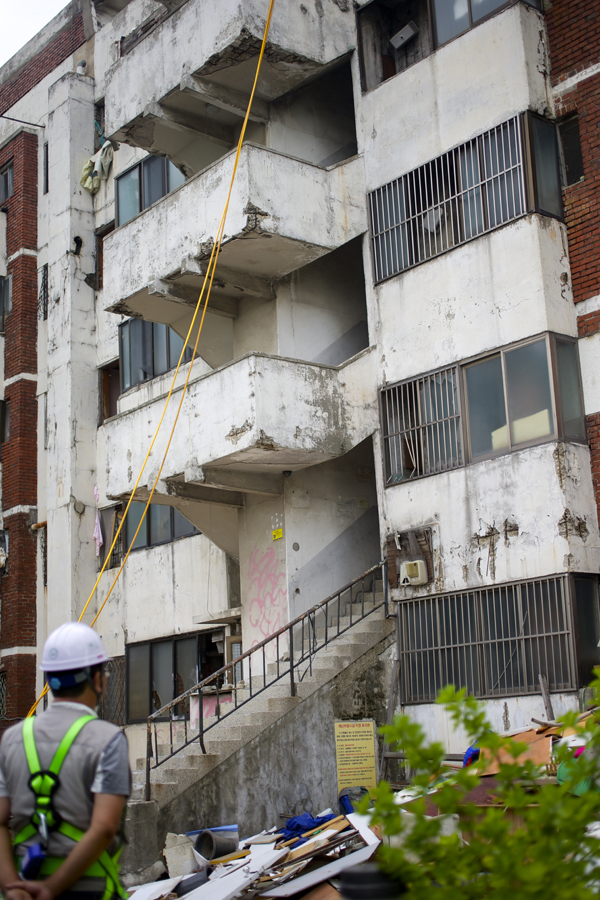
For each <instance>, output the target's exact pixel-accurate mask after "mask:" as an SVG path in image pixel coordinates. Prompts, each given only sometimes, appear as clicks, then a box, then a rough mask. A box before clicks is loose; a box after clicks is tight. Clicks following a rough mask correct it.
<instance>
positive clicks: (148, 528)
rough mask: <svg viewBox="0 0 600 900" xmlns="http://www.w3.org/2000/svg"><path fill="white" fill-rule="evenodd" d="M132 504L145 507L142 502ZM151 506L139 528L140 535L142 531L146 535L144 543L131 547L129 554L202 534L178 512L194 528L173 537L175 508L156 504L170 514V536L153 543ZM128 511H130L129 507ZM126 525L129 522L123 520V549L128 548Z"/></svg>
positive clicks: (135, 501) (164, 504)
mask: <svg viewBox="0 0 600 900" xmlns="http://www.w3.org/2000/svg"><path fill="white" fill-rule="evenodd" d="M134 503H135V504H138V505H139V506H145V505H146V504H145V503H142V502H140V501H137V500H134V501H133V502H132V504H131V506H133V505H134ZM152 505H153V504H150V507H149V509H148V512H147V513H146V515H145V517H144V521H143V522H142V527H141V529H140V534H141V533H142V532H143V531H145V533H146V537H145V543H144V544H143V545H142V546H140V547H132V548H131V552H132V553H137V552H138V551H140V550H150V549H151V548H152V547H162V546H164V545H165V544H174V543H176V542H177V541H183V540H185V539H186V538H190V537H197V536H198V535H199V534H202V532H201V531H200V530H199V529H198V528H197V527H196V526H195V525H194V523H193V522H190V520H189V519H188V518H187V516H184V515H183V513H182V512H180V513H179V514H180V515H181V516H183V517H184V519H186V521H187V522H190V525H191V526H192V527H193V528H194V531H192V532H190V533H189V534H182V535H179V537H175V507H174V506H170V505H168V504H166V503H156V504H154V506H161V507H163V508H166V509H169V510H170V513H171V514H170V524H169V527H170V531H171V536H170V537H168V538H166V539H165V540H161V541H155V540H152V525H151V514H150V510H151V509H152ZM130 509H131V507H130ZM128 524H129V520H128V519H126V520H125V525H124V530H125V537H124V542H125V547H126V548H128V547H129V535H128V533H127V527H128ZM138 538H139V535H138Z"/></svg>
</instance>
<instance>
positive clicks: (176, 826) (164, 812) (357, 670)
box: [156, 632, 396, 847]
mask: <svg viewBox="0 0 600 900" xmlns="http://www.w3.org/2000/svg"><path fill="white" fill-rule="evenodd" d="M395 639H396V637H395V633H394V632H392V633H391V634H389V635H387V637H384V638H382V639H381V640H380V641H378V642H377V643H376V644H375V645H374V646H373V647H371V648H370V649H369V650H367V652H366V653H364V654H363V655H362V656H359V657H358V659H356V660H354V662H352V663H350V665H349V666H346V668H344V669H342V670H341V671H340V672H338V673H337V674H336V675H335V676H334V677H333V678H331V679H330V680H329V681H327V682H326V683H325V684H323V685H321V686H320V687H319V688H317V690H316V691H314V693H312V694H311V695H310V696H309V697H306V698H305V699H304V700H303V701H302V703H301V704H298V706H296V707H295V708H294V709H291V710H290V711H289V712H287V713H285V714H284V715H283V716H281V718H280V719H277V721H276V722H273V723H272V724H271V725H268V726H267V727H266V728H265V729H264V731H262V732H261V733H260V734H259V735H256V737H254V738H252V740H250V741H248V742H247V743H246V744H244V745H243V746H242V747H240V748H239V750H236V751H235V753H232V754H231V755H230V756H228V757H226V759H224V760H223V761H222V762H221V763H219V764H218V765H217V766H215V768H214V769H211V770H210V772H207V773H206V775H203V776H202V778H200V779H198V781H197V782H195V784H193V785H192V786H191V787H189V788H187V789H186V790H183V791H182V792H181V793H180V794H178V795H177V796H176V797H173V799H172V800H170V801H169V802H168V803H167V804H166V805H165V806H164V807H163V808H162V809H160V808H159V810H158V817H157V822H156V832H157V839H158V846H159V847H163V846H164V842H165V839H166V836H167V834H168V832H169V831H175V832H177V833H183V832H184V831H186V830H192V829H194V828H197V827H199V825H198V824H197V823H194V822H183V821H181V820H180V819H179V817H178V810H177V807H178V806H179V805H180V804H181V798H182V797H184V796H186V795H188V796H189V795H190V794H192V793H197V794H202V791H203V787H204V785H205V784H208V783H211V782H214V780H215V778H218V774H217V773H218V772H219V769H222V768H223V767H224V768H223V770H224V771H226V770H227V769H229V768H231V767H233V766H236V765H240V758H241V756H242V753H247V752H248V751H250V752H251V751H252V746H253V744H255V743H258V741H259V740H260V739H261V738H262V737H263V736H264V735H265V734H266V733H268V731H269V730H270V729H275V728H281V727H283V728H285V727H286V726H288V725H289V726H290V727H291V724H292V718H293V716H294V715H295V714H296V710H298V709H300V708H301V707H302V706H303V705H304V703H308V702H310V701H311V700H312V699H313V698H318V697H319V695H324V694H325V693H327V692H328V691H330V690H331V688H332V686H335V685H336V684H337V683H338V681H341V679H343V678H350V679H351V680H355V679H356V678H357V677H358V676H360V675H361V674H362V673H363V672H364V671H365V670H366V669H369V668H371V666H373V665H374V664H375V662H376V660H377V659H378V658H379V657H380V656H381V655H382V654H383V653H384V652H385V651H386V650H387V649H388V648H389V647H390V646H391V645H392V644H393V643H394V641H395ZM175 819H177V821H176V822H175V821H174V820H175Z"/></svg>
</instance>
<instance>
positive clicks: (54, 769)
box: [13, 715, 126, 900]
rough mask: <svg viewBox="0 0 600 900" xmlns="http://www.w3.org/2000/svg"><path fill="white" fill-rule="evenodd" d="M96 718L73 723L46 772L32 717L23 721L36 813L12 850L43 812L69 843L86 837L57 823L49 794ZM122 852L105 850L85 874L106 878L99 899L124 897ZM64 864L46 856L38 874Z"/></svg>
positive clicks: (31, 831)
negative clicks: (77, 741) (76, 743)
mask: <svg viewBox="0 0 600 900" xmlns="http://www.w3.org/2000/svg"><path fill="white" fill-rule="evenodd" d="M95 718H96V716H94V715H84V716H81V717H80V718H79V719H77V720H76V721H75V722H73V724H72V725H71V727H70V728H69V730H68V731H67V733H66V734H65V736H64V737H63V739H62V741H61V742H60V744H59V745H58V748H57V750H56V753H55V754H54V757H53V758H52V762H51V763H50V766H49V768H48V769H47V770H46V771H43V770H42V769H41V766H40V760H39V757H38V753H37V748H36V746H35V738H34V735H33V723H34V718H33V717H31V718H28V719H25V721H24V722H23V743H24V746H25V755H26V757H27V765H28V766H29V771H30V773H31V777H30V779H29V786H30V788H31V790H32V791H33V793H34V796H35V811H34V813H33V815H32V821H31V822H30V823H29V824H28V825H26V826H25V827H24V828H22V829H21V831H20V832H19V833H18V834H17V835H16V837H15V838H14V840H13V845H14V846H15V847H16V846H18V845H19V844H22V843H23V842H24V841H26V840H28V839H29V838H31V837H33V836H34V835H36V834H37V833H38V829H37V827H36V826H37V825H38V824H39V821H40V819H39V813H44V814H45V815H46V817H47V818H48V820H49V821H48V824H49V826H50V827H51V828H53V829H54V830H55V831H58V832H59V833H60V834H63V835H64V836H65V837H68V838H70V839H71V840H72V841H76V842H77V841H80V840H81V838H82V837H83V835H84V834H85V832H84V831H82V830H81V829H80V828H77V827H76V826H75V825H71V824H70V822H64V821H61V820H60V817H59V816H58V814H57V813H56V812H55V811H54V809H53V804H52V794H53V793H54V791H55V790H56V788H57V787H58V785H59V780H58V773H59V772H60V769H61V766H62V764H63V762H64V761H65V757H66V755H67V753H68V752H69V750H70V749H71V747H72V745H73V743H74V741H75V738H76V737H77V735H78V734H79V732H80V731H81V729H82V728H83V727H84V725H87V723H88V722H91V721H92V720H93V719H95ZM36 820H37V821H36ZM121 850H122V846H121V847H119V849H118V850H117V852H116V853H115V855H114V856H110V854H109V853H108V851H107V850H104V851H103V853H101V854H100V856H99V857H98V859H97V860H96V862H95V863H92V865H91V866H89V868H88V869H86V871H85V873H84V874H85V875H86V876H89V877H92V878H93V877H98V878H104V879H105V881H106V889H105V892H104V895H103V897H102V900H110V898H111V897H112V896H113V895H114V894H118V896H119V897H121V898H125V897H126V893H125V891H124V890H123V888H122V887H121V885H120V883H119V871H118V868H117V866H118V862H119V856H120V855H121ZM63 862H64V858H62V857H55V856H50V857H46V859H45V860H44V862H43V864H42V868H41V872H40V874H41V875H45V876H48V875H51V874H52V873H53V872H56V870H57V869H58V868H60V866H61V865H62V864H63Z"/></svg>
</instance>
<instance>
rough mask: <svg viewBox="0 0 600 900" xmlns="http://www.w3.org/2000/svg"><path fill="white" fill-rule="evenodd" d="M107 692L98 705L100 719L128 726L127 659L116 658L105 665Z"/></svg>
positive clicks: (122, 657)
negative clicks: (126, 712)
mask: <svg viewBox="0 0 600 900" xmlns="http://www.w3.org/2000/svg"><path fill="white" fill-rule="evenodd" d="M104 672H105V674H106V692H105V693H104V695H103V696H102V697H101V699H100V703H99V704H98V717H99V718H100V719H104V720H105V721H106V722H113V723H114V724H115V725H126V724H127V720H126V717H125V657H124V656H115V657H113V658H112V659H109V660H108V662H106V663H104Z"/></svg>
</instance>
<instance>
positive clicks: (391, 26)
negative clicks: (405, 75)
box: [357, 0, 433, 91]
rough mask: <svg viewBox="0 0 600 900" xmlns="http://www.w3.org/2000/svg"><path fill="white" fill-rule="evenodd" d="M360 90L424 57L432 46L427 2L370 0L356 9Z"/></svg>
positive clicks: (368, 88) (384, 79) (377, 82)
mask: <svg viewBox="0 0 600 900" xmlns="http://www.w3.org/2000/svg"><path fill="white" fill-rule="evenodd" d="M357 24H358V34H359V46H360V56H359V60H360V70H361V81H362V89H363V91H370V90H372V89H373V88H375V87H377V85H378V84H381V82H382V81H386V80H387V79H388V78H391V77H392V76H393V75H396V74H397V73H398V72H403V71H404V70H405V69H407V68H408V67H409V66H412V65H414V63H416V62H419V60H421V59H425V57H426V56H429V54H430V53H431V52H432V50H433V41H432V35H431V26H430V20H429V4H428V3H427V2H425V0H405V2H403V3H401V4H391V3H389V2H387V0H373V2H371V3H367V4H366V5H365V6H363V7H362V9H359V10H358V12H357Z"/></svg>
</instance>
